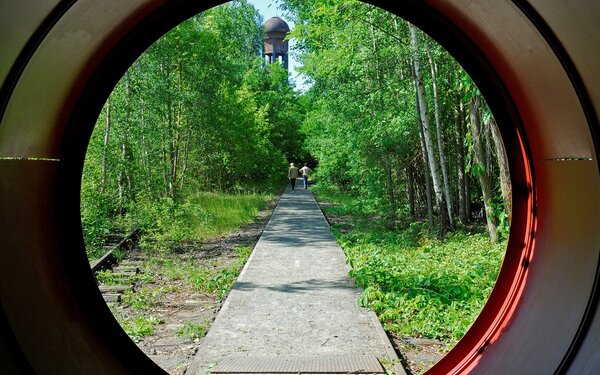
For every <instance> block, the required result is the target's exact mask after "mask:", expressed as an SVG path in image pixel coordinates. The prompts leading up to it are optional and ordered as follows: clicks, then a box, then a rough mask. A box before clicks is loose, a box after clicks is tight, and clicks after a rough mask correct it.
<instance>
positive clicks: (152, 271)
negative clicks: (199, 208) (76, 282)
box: [112, 201, 448, 375]
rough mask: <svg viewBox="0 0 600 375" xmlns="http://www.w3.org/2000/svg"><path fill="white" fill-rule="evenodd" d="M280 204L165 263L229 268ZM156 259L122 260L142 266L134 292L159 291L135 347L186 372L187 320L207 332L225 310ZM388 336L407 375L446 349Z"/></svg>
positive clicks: (192, 349) (126, 312) (129, 312)
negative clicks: (148, 327) (146, 330)
mask: <svg viewBox="0 0 600 375" xmlns="http://www.w3.org/2000/svg"><path fill="white" fill-rule="evenodd" d="M276 204H277V202H276V201H273V202H271V203H270V204H269V205H268V207H267V208H266V209H265V210H263V211H261V212H260V213H259V214H258V217H257V220H256V221H255V222H254V223H252V224H249V225H247V226H244V227H242V228H240V230H239V231H236V232H234V233H230V234H229V235H227V236H223V237H220V238H217V239H214V240H211V241H208V242H204V243H180V244H178V245H177V246H176V248H174V251H173V253H172V254H168V255H164V254H162V255H161V261H168V259H165V258H173V259H177V260H178V261H180V260H184V261H194V262H197V263H198V264H201V265H203V266H207V267H209V266H210V267H216V268H226V267H227V266H228V265H230V264H231V263H233V262H235V261H236V260H237V257H238V255H237V252H236V249H237V248H238V247H240V246H250V247H252V248H253V247H254V245H255V244H256V242H257V241H258V239H259V238H260V235H261V234H262V232H263V230H264V228H265V226H266V224H267V222H268V220H269V218H270V217H271V214H272V213H273V210H274V209H275V206H276ZM320 204H321V205H323V203H320ZM326 216H327V219H328V221H329V222H330V223H334V224H336V225H337V226H338V228H340V230H342V231H349V230H351V229H352V225H351V224H350V221H349V220H350V218H349V217H333V216H331V215H326ZM153 256H156V255H149V254H148V253H147V252H145V251H144V250H143V249H135V250H134V251H132V252H130V253H129V254H128V255H127V257H126V258H125V259H124V260H123V261H122V262H121V264H122V265H135V266H138V267H139V268H140V270H141V273H140V274H139V275H138V278H137V279H138V280H139V281H138V282H136V285H135V289H136V290H143V289H145V290H147V291H150V292H151V291H161V292H160V293H157V294H156V296H154V298H153V303H152V306H151V307H149V308H146V309H142V312H144V313H145V314H151V315H152V316H153V317H155V318H156V319H158V321H159V323H158V324H157V325H156V326H155V332H154V334H152V335H150V336H145V337H143V338H141V339H140V340H139V341H138V343H137V344H138V347H139V348H140V349H141V350H142V351H143V352H144V353H145V354H146V355H148V357H150V358H151V359H152V360H153V361H154V362H155V363H157V364H158V365H159V366H160V367H162V368H163V369H164V370H165V371H167V372H168V373H169V374H173V375H181V374H185V373H186V369H187V368H188V367H189V365H190V364H191V362H192V360H193V358H194V356H195V354H196V352H197V351H198V348H199V346H200V341H201V339H199V338H195V339H192V338H189V337H186V336H185V335H182V334H181V330H182V328H183V327H184V326H185V325H186V322H193V323H194V324H199V325H201V326H202V327H203V328H204V329H205V330H206V331H208V329H209V328H210V325H211V324H212V322H213V320H214V319H215V317H216V315H217V313H218V311H219V309H220V308H221V301H220V300H219V298H218V296H217V294H216V293H212V294H207V293H200V292H198V291H197V290H194V289H193V288H192V287H191V286H190V285H189V284H188V283H186V282H184V281H182V280H180V279H178V278H176V277H170V276H169V275H165V274H161V270H160V269H159V268H157V266H156V259H152V257H153ZM146 276H148V277H146ZM224 300H225V298H223V301H224ZM112 310H113V313H114V314H115V315H116V316H119V317H120V318H121V319H132V317H133V316H135V315H136V314H138V315H139V314H140V310H139V309H135V308H132V307H131V306H128V305H127V304H124V303H120V304H115V305H113V306H112ZM388 335H389V337H390V340H391V341H392V344H393V345H394V347H395V349H396V351H397V352H398V355H399V357H400V358H401V359H402V362H403V366H404V368H405V370H406V372H407V373H408V374H409V375H418V374H422V373H424V372H425V371H426V370H427V369H429V368H430V367H431V366H433V364H435V363H436V362H437V361H439V360H440V359H441V358H442V357H443V355H444V354H445V353H446V352H447V351H448V348H447V347H446V345H444V344H443V343H441V342H440V341H438V340H430V339H421V338H410V337H408V338H407V337H398V336H396V335H394V334H388Z"/></svg>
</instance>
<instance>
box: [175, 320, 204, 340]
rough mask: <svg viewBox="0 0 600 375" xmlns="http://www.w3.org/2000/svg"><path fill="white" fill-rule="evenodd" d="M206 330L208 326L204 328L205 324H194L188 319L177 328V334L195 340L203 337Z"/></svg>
mask: <svg viewBox="0 0 600 375" xmlns="http://www.w3.org/2000/svg"><path fill="white" fill-rule="evenodd" d="M207 331H208V328H206V326H205V325H203V324H196V323H193V322H190V321H186V322H185V323H184V324H183V327H181V328H179V329H178V330H177V335H178V336H180V337H185V338H187V339H190V340H192V341H195V340H200V339H201V338H203V337H204V336H205V335H206V332H207Z"/></svg>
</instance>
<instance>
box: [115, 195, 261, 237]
mask: <svg viewBox="0 0 600 375" xmlns="http://www.w3.org/2000/svg"><path fill="white" fill-rule="evenodd" d="M272 198H273V197H272V196H271V195H267V194H245V195H231V194H224V193H202V192H199V193H196V194H194V195H192V196H189V197H188V198H187V199H186V200H184V201H183V202H175V201H173V200H172V199H170V198H163V199H161V200H159V201H152V202H138V204H136V205H135V206H132V207H131V209H130V211H129V213H128V214H127V215H126V217H125V218H124V220H123V221H124V222H125V223H124V224H122V225H123V226H126V227H127V226H141V227H142V229H143V230H144V233H145V236H146V238H148V237H150V238H153V239H154V240H156V241H157V243H158V244H157V247H162V248H163V249H166V248H168V246H169V244H172V243H176V242H185V241H204V240H206V239H209V238H214V237H218V236H221V235H225V234H227V233H229V232H232V231H234V230H237V229H239V228H240V227H241V226H243V225H246V224H249V223H251V222H252V221H253V220H254V219H255V217H256V214H257V213H258V212H259V211H260V210H261V209H263V208H264V207H266V205H267V202H268V201H269V200H271V199H272Z"/></svg>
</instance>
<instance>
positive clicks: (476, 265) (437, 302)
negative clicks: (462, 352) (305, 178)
mask: <svg viewBox="0 0 600 375" xmlns="http://www.w3.org/2000/svg"><path fill="white" fill-rule="evenodd" d="M321 199H323V197H322V196H321ZM331 199H336V197H335V196H334V197H332V196H331V195H329V196H327V200H328V201H330V200H331ZM345 199H346V200H348V198H345ZM338 202H339V200H338ZM346 203H352V202H348V201H346ZM356 207H358V205H356V204H343V205H340V204H336V205H334V206H332V207H329V208H326V211H327V212H328V214H330V215H344V220H343V223H341V224H340V225H335V224H334V225H333V231H334V235H335V237H336V239H337V241H338V243H339V244H340V245H341V246H342V248H343V249H344V252H345V254H346V257H347V262H348V263H349V265H350V266H351V270H350V273H349V274H350V276H351V277H352V278H353V279H354V280H355V282H356V285H357V286H359V287H361V288H363V289H364V291H363V293H362V295H361V297H360V299H359V304H360V305H361V306H364V307H368V308H370V309H372V310H374V311H375V312H376V313H377V315H378V317H379V320H380V321H381V323H382V325H383V327H384V329H386V330H387V331H392V332H394V333H396V334H397V335H399V336H400V337H425V338H435V339H439V340H441V341H442V342H444V343H446V344H448V345H452V344H454V343H455V342H456V341H458V340H459V339H460V338H461V337H462V336H463V335H464V333H465V332H466V330H467V329H468V328H469V327H470V325H471V324H472V323H473V321H474V320H475V318H476V317H477V315H478V314H479V312H480V311H481V308H482V307H483V305H484V304H485V302H486V300H487V298H488V297H489V294H490V292H491V290H492V288H493V286H494V284H495V281H496V278H497V275H498V272H499V269H500V266H501V264H502V260H503V257H504V252H505V248H506V242H501V243H498V244H495V245H492V244H491V243H490V242H489V240H488V237H487V236H486V235H485V233H483V230H478V228H475V229H471V230H467V229H464V228H463V229H460V230H457V231H455V232H454V233H451V234H449V235H448V236H447V237H446V238H445V239H438V238H435V237H433V236H432V235H431V234H430V232H429V230H428V227H427V224H426V223H413V224H410V225H408V226H407V227H405V228H403V229H396V230H393V231H391V230H386V229H385V228H386V227H387V226H386V225H385V223H382V222H381V221H378V220H373V219H372V215H364V214H362V213H361V212H360V210H357V209H356ZM349 224H350V226H351V230H348V225H349ZM341 229H342V230H341Z"/></svg>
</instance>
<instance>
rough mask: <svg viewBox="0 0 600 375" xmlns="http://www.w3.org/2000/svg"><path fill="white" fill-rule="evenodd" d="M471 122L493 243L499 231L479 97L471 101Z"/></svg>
mask: <svg viewBox="0 0 600 375" xmlns="http://www.w3.org/2000/svg"><path fill="white" fill-rule="evenodd" d="M469 119H470V121H469V123H470V125H471V137H472V139H473V151H474V154H475V162H476V163H477V164H478V168H477V173H476V174H477V177H478V178H479V183H480V184H481V191H482V193H483V203H484V206H485V216H486V221H487V228H488V234H489V236H490V241H491V242H492V243H496V242H498V233H497V232H496V227H497V226H498V224H497V223H496V218H495V217H494V213H493V209H492V198H493V191H492V183H491V181H490V175H489V174H488V171H487V170H486V150H485V144H484V139H483V135H482V134H481V130H482V129H481V118H480V115H479V97H477V96H476V97H474V98H472V99H471V100H470V101H469Z"/></svg>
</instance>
